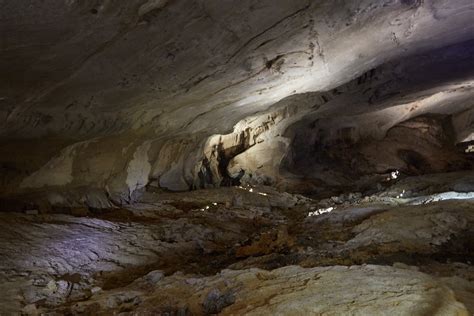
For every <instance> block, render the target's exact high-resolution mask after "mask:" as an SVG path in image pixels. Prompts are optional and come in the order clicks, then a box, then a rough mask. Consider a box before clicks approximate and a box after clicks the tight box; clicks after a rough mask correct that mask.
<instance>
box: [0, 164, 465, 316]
mask: <svg viewBox="0 0 474 316" xmlns="http://www.w3.org/2000/svg"><path fill="white" fill-rule="evenodd" d="M473 192H474V172H462V173H452V174H442V175H427V176H422V177H412V178H405V179H397V180H395V179H393V180H391V181H389V182H387V183H385V184H384V187H382V188H381V190H380V191H379V192H377V193H374V194H370V195H367V194H362V193H357V192H353V193H349V194H343V195H340V196H334V197H331V198H329V199H310V198H307V197H304V196H301V195H292V194H287V193H282V192H278V191H276V190H274V189H272V188H269V187H249V186H246V187H232V188H220V189H209V190H198V191H193V192H186V193H165V192H147V193H146V194H145V195H144V196H143V197H142V199H141V201H140V203H137V204H134V205H133V206H130V207H126V208H122V209H113V210H112V209H111V210H108V211H97V210H89V209H81V208H77V209H64V210H63V211H62V213H61V214H38V213H37V212H36V211H35V210H29V211H26V212H24V213H0V293H2V295H1V296H0V315H16V314H26V315H38V314H42V313H45V314H47V315H112V314H121V315H205V314H223V315H240V314H251V315H265V314H268V315H285V314H286V315H290V314H291V315H298V314H301V315H308V314H317V315H344V314H350V315H471V314H472V313H474V267H473V265H472V262H474V230H473V228H472V227H473V224H474V193H473Z"/></svg>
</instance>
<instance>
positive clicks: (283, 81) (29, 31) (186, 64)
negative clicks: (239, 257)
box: [0, 0, 474, 207]
mask: <svg viewBox="0 0 474 316" xmlns="http://www.w3.org/2000/svg"><path fill="white" fill-rule="evenodd" d="M2 12H4V13H5V14H2V15H1V16H0V27H1V28H2V29H3V30H5V31H6V32H4V35H3V36H2V46H1V49H0V56H1V63H0V70H2V73H3V74H4V75H3V76H2V78H1V79H0V80H1V84H0V120H1V121H2V122H3V123H2V124H1V125H0V152H1V153H2V154H1V157H0V167H1V170H2V176H1V178H0V180H1V181H0V192H1V194H0V195H2V196H3V197H10V196H17V195H18V196H25V195H28V196H42V197H45V199H46V200H48V201H50V202H54V203H56V204H61V203H63V204H73V203H82V204H88V205H90V206H91V207H95V206H97V207H102V206H104V205H105V206H111V205H113V204H120V203H127V202H130V201H132V200H133V199H134V195H136V194H139V193H140V191H142V190H144V188H145V187H146V186H152V187H156V188H162V189H167V190H188V189H192V188H199V187H213V186H219V185H228V184H232V183H237V182H242V183H263V184H273V185H277V186H281V187H282V188H289V189H291V188H292V187H293V188H294V186H295V185H296V184H295V183H294V181H300V182H301V175H299V171H297V170H293V169H292V168H289V167H291V166H289V165H291V161H296V160H298V157H293V158H292V157H291V155H292V154H294V153H295V151H294V150H293V148H295V146H296V147H298V146H299V145H295V144H296V143H298V141H300V142H303V143H305V141H306V140H308V141H309V143H311V142H312V141H313V138H314V137H317V136H315V135H317V133H314V131H311V130H319V129H320V130H322V131H325V132H324V133H327V134H328V135H330V136H329V139H331V138H335V139H338V138H339V136H340V131H341V130H347V128H352V127H354V126H359V129H358V131H357V132H356V133H355V134H357V136H356V137H357V138H361V139H362V138H365V137H369V136H370V137H372V138H375V139H379V140H380V139H383V137H385V134H386V133H387V131H388V130H389V129H390V128H392V127H393V126H395V125H396V124H399V123H401V122H403V121H407V120H409V119H411V118H414V117H416V116H420V115H423V114H428V113H439V114H446V115H453V117H454V119H453V128H454V130H455V133H456V135H459V137H458V138H460V139H461V138H462V139H466V138H469V137H471V136H470V135H472V125H473V124H472V121H473V120H472V102H471V101H470V99H472V98H471V97H472V75H473V68H474V67H473V64H472V60H473V59H472V57H473V42H472V40H473V38H474V35H473V34H474V32H473V31H474V30H473V25H472V23H471V18H472V1H470V0H456V1H448V0H432V1H395V0H384V1H378V0H377V1H370V0H364V1H356V2H355V1H318V2H315V1H306V0H298V1H283V0H278V1H274V0H272V1H270V0H265V1H252V0H247V1H239V2H235V1H225V2H222V1H217V0H215V1H214V0H213V1H199V0H195V1H184V0H169V1H164V0H159V1H157V0H148V1H145V0H134V1H127V2H123V1H113V0H107V1H106V0H104V1H95V0H94V1H92V0H91V1H74V0H71V1H64V2H61V3H56V2H52V1H34V0H31V1H22V2H10V3H6V4H3V8H2ZM316 120H319V121H318V123H315V121H316ZM306 126H311V128H310V129H309V130H308V128H306ZM367 126H369V128H367ZM298 139H299V140H298ZM295 159H296V160H295ZM313 160H314V159H313ZM317 170H318V168H316V169H314V172H313V173H306V175H305V178H309V179H310V180H311V179H312V178H313V179H314V181H313V182H312V183H313V185H317V184H318V183H321V181H322V183H330V184H337V183H340V182H341V181H345V180H346V179H345V177H340V176H338V175H336V174H334V172H333V171H331V170H329V171H328V172H327V173H326V174H325V173H320V172H319V171H317ZM326 171H327V170H326ZM45 192H46V193H47V194H46V193H45Z"/></svg>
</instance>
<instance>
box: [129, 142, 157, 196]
mask: <svg viewBox="0 0 474 316" xmlns="http://www.w3.org/2000/svg"><path fill="white" fill-rule="evenodd" d="M150 145H151V142H150V141H146V142H144V143H143V144H141V145H140V146H138V147H137V149H136V151H135V153H134V154H133V159H132V160H131V161H130V162H129V164H128V166H127V179H126V181H125V183H126V184H127V186H128V190H129V194H130V195H131V194H132V193H133V192H134V191H136V190H138V189H141V188H143V187H144V186H145V185H146V184H147V183H148V176H149V175H150V172H151V164H150V162H149V160H148V151H149V150H150Z"/></svg>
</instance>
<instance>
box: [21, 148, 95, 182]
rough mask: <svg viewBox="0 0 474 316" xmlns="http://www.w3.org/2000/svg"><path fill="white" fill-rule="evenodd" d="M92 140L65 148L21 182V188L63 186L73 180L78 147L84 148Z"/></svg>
mask: <svg viewBox="0 0 474 316" xmlns="http://www.w3.org/2000/svg"><path fill="white" fill-rule="evenodd" d="M89 143H90V141H86V142H80V143H76V144H73V145H70V146H68V147H66V148H64V149H63V150H62V151H61V152H60V153H59V155H58V156H56V157H54V158H52V159H51V160H50V161H48V163H46V165H44V166H43V167H42V168H41V169H39V170H38V171H36V172H34V173H32V174H31V175H29V176H28V177H26V178H25V179H23V181H22V182H21V184H20V188H41V187H43V186H63V185H66V184H69V183H71V182H72V181H73V175H72V173H73V163H74V158H75V156H76V153H77V151H78V149H84V148H85V147H87V145H88V144H89Z"/></svg>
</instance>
